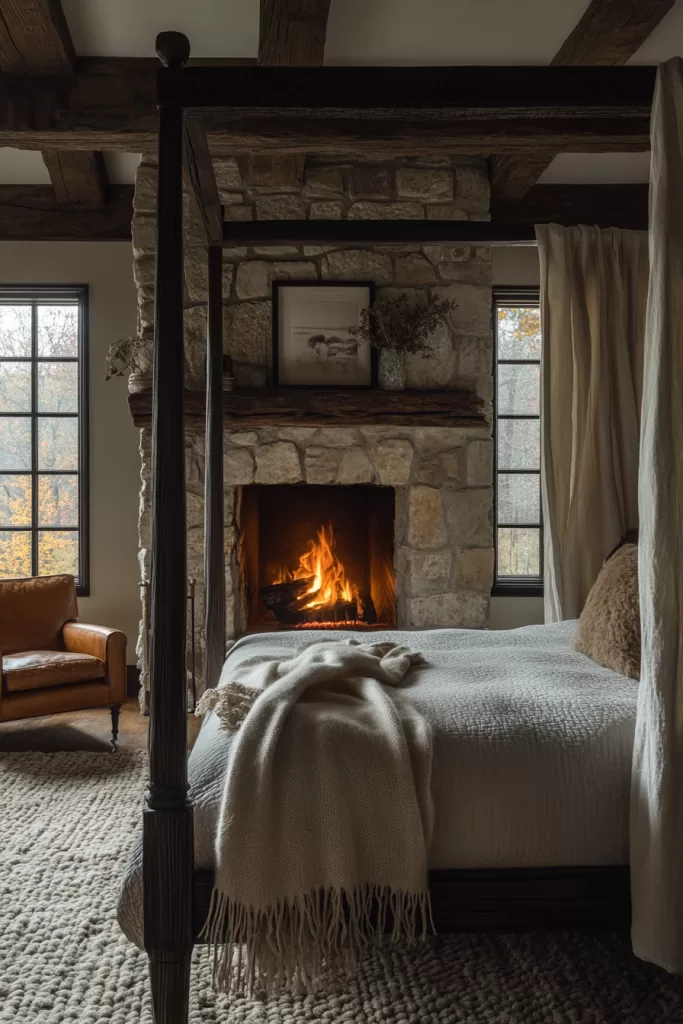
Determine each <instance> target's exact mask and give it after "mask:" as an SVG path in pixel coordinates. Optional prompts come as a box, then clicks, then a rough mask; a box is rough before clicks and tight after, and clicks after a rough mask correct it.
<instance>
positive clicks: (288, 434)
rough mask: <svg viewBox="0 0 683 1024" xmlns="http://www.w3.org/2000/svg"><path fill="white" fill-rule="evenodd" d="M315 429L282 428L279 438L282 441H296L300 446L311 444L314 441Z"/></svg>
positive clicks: (279, 431)
mask: <svg viewBox="0 0 683 1024" xmlns="http://www.w3.org/2000/svg"><path fill="white" fill-rule="evenodd" d="M315 431H316V428H315V427H282V428H280V429H279V430H278V432H277V436H278V440H280V441H295V442H297V443H298V444H310V443H311V442H312V441H313V436H314V434H315Z"/></svg>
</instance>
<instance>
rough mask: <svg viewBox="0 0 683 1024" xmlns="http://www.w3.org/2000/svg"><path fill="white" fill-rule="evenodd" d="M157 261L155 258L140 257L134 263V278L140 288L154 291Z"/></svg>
mask: <svg viewBox="0 0 683 1024" xmlns="http://www.w3.org/2000/svg"><path fill="white" fill-rule="evenodd" d="M155 268H156V260H155V259H154V256H153V255H152V256H140V257H139V258H138V259H136V260H134V261H133V278H134V280H135V283H136V285H137V286H138V288H148V289H151V290H152V291H153V290H154V274H155Z"/></svg>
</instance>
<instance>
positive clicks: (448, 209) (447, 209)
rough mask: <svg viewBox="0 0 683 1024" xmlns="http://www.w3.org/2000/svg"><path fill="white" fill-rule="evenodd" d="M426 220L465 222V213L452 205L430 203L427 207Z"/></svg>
mask: <svg viewBox="0 0 683 1024" xmlns="http://www.w3.org/2000/svg"><path fill="white" fill-rule="evenodd" d="M427 220H467V213H466V212H465V210H463V209H462V208H461V207H460V206H454V205H453V204H452V203H430V204H428V206H427Z"/></svg>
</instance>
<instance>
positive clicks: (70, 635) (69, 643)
mask: <svg viewBox="0 0 683 1024" xmlns="http://www.w3.org/2000/svg"><path fill="white" fill-rule="evenodd" d="M62 639H63V640H64V647H65V649H66V650H67V651H70V652H71V653H73V654H90V655H92V657H93V658H99V659H100V661H103V662H104V663H105V665H106V670H107V681H108V683H109V694H110V698H111V702H112V704H117V703H121V702H122V701H124V700H125V699H126V643H127V640H126V634H125V633H122V632H121V630H120V629H109V628H108V627H107V626H91V625H89V624H88V623H85V622H66V623H65V624H64V628H63V630H62Z"/></svg>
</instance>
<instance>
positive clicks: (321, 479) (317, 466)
mask: <svg viewBox="0 0 683 1024" xmlns="http://www.w3.org/2000/svg"><path fill="white" fill-rule="evenodd" d="M340 459H341V452H340V451H339V449H338V448H314V447H311V448H307V449H306V451H305V452H304V472H305V479H306V483H308V484H331V483H334V480H335V479H336V476H337V469H338V468H339V462H340Z"/></svg>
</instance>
